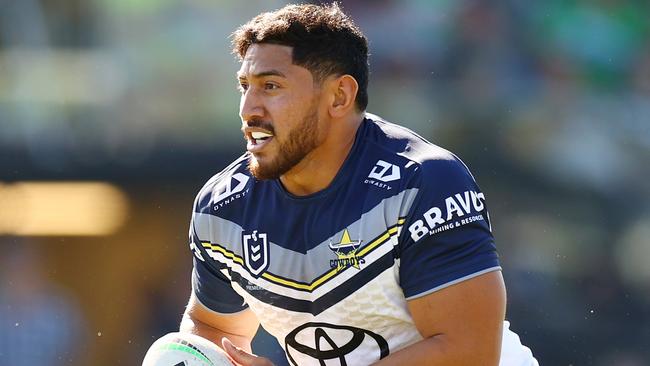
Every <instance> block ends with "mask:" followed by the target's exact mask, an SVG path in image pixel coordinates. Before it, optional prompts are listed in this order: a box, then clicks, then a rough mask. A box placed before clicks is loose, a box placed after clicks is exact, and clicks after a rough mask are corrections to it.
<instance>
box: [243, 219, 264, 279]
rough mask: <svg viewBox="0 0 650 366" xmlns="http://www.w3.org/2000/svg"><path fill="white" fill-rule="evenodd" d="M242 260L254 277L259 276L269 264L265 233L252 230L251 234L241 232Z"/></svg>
mask: <svg viewBox="0 0 650 366" xmlns="http://www.w3.org/2000/svg"><path fill="white" fill-rule="evenodd" d="M242 246H243V247H244V262H245V263H246V268H248V271H249V272H250V273H251V274H252V275H253V276H254V277H255V278H257V277H259V276H260V274H261V273H262V272H264V270H266V269H267V268H268V266H269V242H268V240H267V238H266V233H258V232H257V230H254V231H253V232H252V233H251V234H246V233H245V232H244V233H242Z"/></svg>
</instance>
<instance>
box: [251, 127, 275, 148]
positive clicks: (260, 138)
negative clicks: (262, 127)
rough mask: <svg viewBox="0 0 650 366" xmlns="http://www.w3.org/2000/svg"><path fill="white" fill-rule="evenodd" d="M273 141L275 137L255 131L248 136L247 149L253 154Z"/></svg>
mask: <svg viewBox="0 0 650 366" xmlns="http://www.w3.org/2000/svg"><path fill="white" fill-rule="evenodd" d="M272 139H273V135H272V134H270V133H268V132H263V131H253V132H250V133H249V134H248V144H247V145H246V149H247V150H248V151H250V152H252V153H254V152H258V151H260V150H261V149H262V148H263V147H264V145H266V144H267V143H268V142H269V141H271V140H272Z"/></svg>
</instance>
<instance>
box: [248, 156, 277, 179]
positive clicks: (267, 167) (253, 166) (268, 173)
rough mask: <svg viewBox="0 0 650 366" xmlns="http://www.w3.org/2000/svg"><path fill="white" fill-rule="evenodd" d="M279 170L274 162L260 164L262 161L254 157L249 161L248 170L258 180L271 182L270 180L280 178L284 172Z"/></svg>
mask: <svg viewBox="0 0 650 366" xmlns="http://www.w3.org/2000/svg"><path fill="white" fill-rule="evenodd" d="M264 160H267V159H264ZM277 168H278V167H277V164H275V162H274V161H264V162H260V160H259V159H258V158H257V157H255V156H254V155H253V156H251V158H250V160H249V161H248V170H249V171H250V172H251V174H253V176H254V177H255V178H256V179H258V180H269V179H277V178H280V176H281V175H282V173H283V172H281V171H280V170H279V169H277Z"/></svg>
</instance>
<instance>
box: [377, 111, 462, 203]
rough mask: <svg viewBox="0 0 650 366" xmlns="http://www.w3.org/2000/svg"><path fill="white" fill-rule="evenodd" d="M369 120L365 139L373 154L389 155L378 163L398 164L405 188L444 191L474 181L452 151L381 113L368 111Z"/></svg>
mask: <svg viewBox="0 0 650 366" xmlns="http://www.w3.org/2000/svg"><path fill="white" fill-rule="evenodd" d="M367 120H368V122H369V125H368V126H367V128H368V131H367V132H366V134H365V141H364V142H365V143H366V144H367V145H369V147H368V148H369V149H372V150H373V152H372V153H371V154H370V155H371V156H375V157H376V156H379V157H384V158H386V161H385V162H379V165H382V164H383V165H386V163H389V164H391V165H393V164H394V165H396V166H398V168H399V169H400V174H401V179H402V180H403V184H405V185H406V187H405V188H417V189H423V188H424V189H426V190H428V191H437V192H438V193H445V192H446V191H450V190H454V188H456V187H458V186H460V187H466V186H467V185H473V184H474V178H473V176H472V174H471V173H470V171H469V169H468V168H467V166H466V165H465V163H463V161H462V160H461V159H460V158H458V157H457V156H456V155H455V154H453V153H452V152H450V151H448V150H446V149H444V148H442V147H440V146H438V145H435V144H433V143H431V142H429V141H427V140H426V139H424V138H423V137H421V136H420V135H418V134H417V133H415V132H413V131H411V130H410V129H408V128H406V127H403V126H399V125H397V124H394V123H391V122H388V121H386V120H384V119H382V118H380V117H378V116H375V115H372V114H367ZM378 168H381V167H378ZM386 170H388V169H386ZM387 173H390V172H389V171H388V172H387Z"/></svg>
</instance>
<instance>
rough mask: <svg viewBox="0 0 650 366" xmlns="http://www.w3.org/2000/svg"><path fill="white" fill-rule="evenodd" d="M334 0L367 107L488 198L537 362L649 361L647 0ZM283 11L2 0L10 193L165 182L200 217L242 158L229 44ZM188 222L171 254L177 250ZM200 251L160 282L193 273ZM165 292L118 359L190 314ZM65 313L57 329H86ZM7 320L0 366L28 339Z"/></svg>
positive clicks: (200, 3)
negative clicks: (441, 155)
mask: <svg viewBox="0 0 650 366" xmlns="http://www.w3.org/2000/svg"><path fill="white" fill-rule="evenodd" d="M341 3H342V6H343V8H344V9H345V10H346V11H347V12H349V13H350V14H351V15H352V17H353V18H354V19H355V20H356V21H357V24H358V25H359V26H360V28H361V29H362V30H363V31H364V32H365V34H366V35H367V37H368V38H369V40H370V51H371V57H370V70H371V76H370V91H369V94H370V103H369V111H370V112H373V113H376V114H379V115H381V116H383V117H384V118H386V119H388V120H391V121H394V122H396V123H399V124H402V125H405V126H407V127H410V128H412V129H414V130H415V131H417V132H418V133H420V134H421V135H423V136H424V137H425V138H427V139H429V140H431V141H433V142H434V143H437V144H439V145H441V146H443V147H445V148H448V149H450V150H452V151H454V152H455V153H457V154H458V155H459V156H460V157H461V158H462V159H463V160H464V161H465V162H466V163H467V164H468V165H469V166H470V168H471V169H472V171H473V173H474V175H475V177H476V179H477V181H478V183H479V185H481V187H482V190H483V191H484V192H485V194H486V197H487V202H488V204H489V208H490V211H491V217H492V222H493V229H494V233H495V236H496V238H497V246H498V247H499V250H500V255H501V260H502V265H503V268H504V275H505V277H506V282H507V286H508V301H509V305H508V317H509V318H510V320H511V321H512V327H513V329H514V330H515V331H516V332H518V333H519V334H520V335H521V338H522V340H523V342H524V343H525V344H528V345H530V346H531V348H532V349H533V352H534V353H535V355H536V356H537V357H538V359H539V360H540V364H543V365H603V366H604V365H608V366H609V365H621V366H637V365H648V364H650V350H649V348H648V347H647V345H648V344H650V296H649V295H648V294H649V293H650V291H648V290H650V265H648V264H647V263H648V260H650V184H648V179H650V164H649V163H650V17H649V14H650V3H649V2H647V1H644V0H632V1H615V0H593V1H585V0H574V1H561V0H549V1H544V2H539V1H525V0H497V1H480V0H462V1H458V0H456V1H453V0H440V1H430V0H354V1H352V0H350V1H341ZM284 4H285V2H284V1H277V0H274V1H262V0H256V1H227V0H187V1H183V2H177V1H172V0H137V1H136V0H92V1H88V0H47V1H38V0H21V1H15V0H0V183H2V182H5V183H6V182H12V181H17V180H25V179H32V180H39V179H45V180H57V179H105V180H110V181H114V182H118V183H119V184H122V185H124V186H126V187H128V189H129V191H130V192H131V194H132V195H133V196H137V197H139V196H140V195H141V194H142V192H144V191H147V190H149V189H150V187H151V184H154V185H155V184H159V185H161V186H162V187H163V191H164V192H167V193H169V194H166V195H165V194H162V195H161V196H160V197H169V199H170V200H171V199H172V198H173V199H177V200H178V202H180V203H178V205H180V207H181V208H182V209H186V210H188V212H189V205H190V203H191V200H192V192H193V191H195V190H196V189H198V187H199V186H200V184H201V182H202V181H204V180H205V179H207V178H208V177H209V176H210V175H211V174H213V173H214V172H216V171H219V170H221V169H222V168H223V167H224V166H225V165H226V164H227V163H228V162H229V161H230V159H231V158H232V157H235V156H237V155H238V154H239V153H241V151H243V146H244V144H243V140H242V139H241V137H240V132H239V128H238V125H239V119H238V116H237V110H238V107H237V106H238V94H237V92H236V91H235V84H236V83H235V77H234V73H235V71H236V70H237V62H236V60H235V58H234V56H233V55H232V54H231V53H230V49H229V38H228V35H229V34H230V33H231V32H232V31H233V30H234V29H235V28H236V27H237V25H239V24H241V23H243V22H245V21H247V20H248V19H249V18H250V17H252V16H254V15H256V14H257V13H259V12H261V11H266V10H273V9H276V8H279V7H281V6H282V5H284ZM138 202H140V203H141V204H142V200H139V201H138ZM183 204H184V206H183ZM163 205H168V206H169V207H171V206H172V204H171V203H163ZM1 209H2V208H1V206H0V210H1ZM157 215H161V213H157ZM0 216H1V215H0ZM185 216H187V215H185ZM183 217H184V216H182V215H181V216H180V219H179V220H180V221H178V222H174V224H175V225H176V226H173V227H174V228H176V227H178V230H179V232H178V233H176V236H175V237H172V238H169V239H170V242H169V243H165V244H164V245H166V246H170V245H177V246H179V247H181V249H180V253H185V249H186V248H185V247H184V245H185V243H184V240H185V239H184V237H183V234H184V233H185V232H186V231H185V230H186V225H187V221H183V220H184V219H183ZM187 217H188V218H189V216H187ZM170 220H171V219H170ZM1 226H2V225H0V228H1ZM128 230H129V231H137V230H138V229H137V228H131V229H128ZM151 230H154V229H151ZM0 235H2V232H1V230H0ZM143 235H144V234H143ZM0 239H1V237H0ZM8 241H11V242H12V243H19V244H14V246H18V245H21V246H24V245H29V241H30V239H29V238H26V239H21V240H20V241H16V240H8ZM36 241H38V242H40V241H41V239H38V240H36ZM116 245H122V246H127V245H131V244H129V243H127V242H122V243H121V244H119V243H118V244H116ZM5 247H6V248H12V246H11V245H8V246H5ZM174 253H178V252H174ZM31 255H33V253H32V254H31ZM189 258H190V256H189V254H187V258H186V259H187V260H186V261H184V262H182V263H179V264H177V265H176V264H174V263H175V262H173V261H166V262H165V261H161V263H164V265H165V266H175V265H176V266H177V268H176V267H174V268H167V269H161V271H163V270H164V271H165V273H167V275H168V276H173V275H176V276H178V275H179V273H182V275H184V276H185V275H186V271H185V270H186V269H187V266H188V263H189V260H190V259H189ZM18 260H19V259H16V258H13V259H12V257H10V256H9V257H8V256H5V255H4V254H2V255H1V256H0V269H3V268H5V267H6V268H14V267H12V266H13V264H12V263H16V261H18ZM62 260H63V259H62ZM161 266H162V264H161ZM23 271H24V269H23ZM161 276H162V275H161ZM186 277H187V276H186ZM9 278H11V277H9V276H5V275H4V274H3V277H2V278H0V281H2V282H3V283H0V290H3V289H5V288H7V287H8V285H7V281H9ZM164 278H165V277H159V279H164ZM168 279H169V277H167V280H168ZM51 280H52V281H54V282H56V281H57V279H56V276H55V277H54V278H53V279H51ZM183 280H184V278H183V279H181V280H179V283H180V285H179V284H176V285H175V287H173V288H178V287H179V286H185V285H186V283H185V282H183ZM59 282H64V281H61V280H59ZM167 284H168V282H166V280H162V281H158V282H153V281H150V282H147V286H149V288H150V290H147V291H145V292H146V294H147V295H146V296H148V297H147V299H145V300H142V301H140V302H139V304H141V306H143V307H145V309H146V307H147V306H148V308H149V309H155V311H156V314H157V315H156V314H154V315H151V314H149V315H150V316H151V318H150V319H153V320H151V321H148V322H147V324H148V325H146V324H145V325H143V326H142V327H141V329H140V331H141V334H138V335H129V336H128V337H134V339H135V338H137V337H139V339H144V341H142V342H140V343H138V347H139V348H137V349H135V350H134V351H132V355H133V356H132V357H133V359H128V360H126V359H124V358H123V359H122V361H121V362H123V363H120V364H125V365H127V364H129V365H130V364H136V363H137V357H138V355H139V353H138V352H144V350H146V347H147V346H148V344H147V341H148V340H149V339H152V338H154V337H156V336H160V335H161V334H164V332H166V331H171V330H173V327H174V326H175V324H176V322H177V320H179V315H180V313H181V312H182V302H183V301H184V299H186V298H187V292H185V287H183V291H176V292H169V291H168V289H167ZM3 285H4V287H3ZM59 285H63V286H65V283H62V284H61V283H59ZM188 286H189V284H187V288H189V287H188ZM10 291H11V290H10ZM187 291H189V290H187ZM2 294H3V292H2V291H0V306H5V305H4V302H3V300H5V297H3V295H2ZM16 296H19V297H20V294H17V295H16ZM66 296H68V297H69V296H72V295H71V294H70V293H69V292H66ZM77 296H80V297H82V296H83V295H77ZM66 301H68V300H66ZM66 304H69V306H67V309H68V310H65V311H67V313H65V314H68V315H66V317H67V318H66V319H68V320H66V321H68V322H69V324H70V325H69V326H68V327H67V328H66V327H63V328H62V329H68V328H69V330H70V333H65V334H83V331H82V330H81V329H82V328H83V326H82V324H81V323H83V321H82V319H83V316H84V315H83V313H84V311H83V309H82V310H81V311H77V312H70V310H69V309H74V306H76V305H70V304H75V301H72V300H69V301H68V302H66ZM147 304H148V305H147ZM7 309H9V308H5V307H3V308H0V326H1V327H5V328H6V327H10V328H11V327H12V328H11V331H9V332H8V333H7V330H6V329H0V364H4V363H3V362H2V357H3V356H2V352H3V351H2V350H4V349H6V347H7V346H6V344H9V343H6V342H10V341H11V342H17V341H16V340H15V339H11V340H10V341H8V340H7V337H6V334H13V333H11V332H13V331H15V328H17V327H18V326H16V325H15V324H16V323H17V322H18V321H14V320H13V319H14V318H13V317H14V315H13V313H12V312H11V311H8V310H7ZM37 311H41V310H37ZM50 311H53V310H52V309H50ZM142 311H143V312H146V310H142ZM152 311H153V310H152ZM71 314H77V315H75V316H73V315H71ZM3 318H5V319H3ZM91 318H92V316H91ZM156 319H162V320H160V321H156ZM86 323H87V324H92V320H89V321H87V322H86ZM89 327H91V326H90V325H89ZM62 331H64V330H62ZM65 331H66V332H68V330H65ZM93 332H94V331H93ZM3 336H4V337H3ZM122 337H123V338H125V339H126V338H128V337H127V336H126V335H123V336H122ZM10 338H11V337H10ZM61 340H62V341H63V340H64V339H63V338H62V339H61ZM129 342H130V341H129ZM262 343H264V342H262ZM12 344H13V343H12ZM81 344H83V342H82V343H81ZM3 347H4V348H3ZM12 347H13V346H12ZM261 347H265V345H264V344H262V346H261ZM66 352H67V351H66ZM63 361H65V360H63ZM97 362H104V363H103V364H110V363H109V362H108V361H106V360H104V361H97ZM28 364H33V363H28ZM39 364H41V365H46V364H45V363H39ZM64 364H70V363H65V362H60V363H56V362H55V361H53V363H51V365H64ZM113 364H115V363H113ZM12 365H13V363H12ZM16 365H18V364H16Z"/></svg>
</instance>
